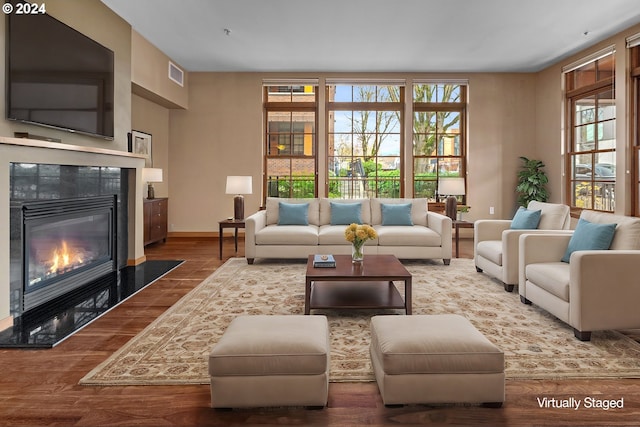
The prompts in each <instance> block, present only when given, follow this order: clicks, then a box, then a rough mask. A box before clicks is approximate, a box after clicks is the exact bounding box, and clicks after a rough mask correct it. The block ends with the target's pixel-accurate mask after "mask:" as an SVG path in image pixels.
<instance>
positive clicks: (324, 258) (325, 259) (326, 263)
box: [313, 255, 336, 268]
mask: <svg viewBox="0 0 640 427" xmlns="http://www.w3.org/2000/svg"><path fill="white" fill-rule="evenodd" d="M335 266H336V260H335V258H334V257H333V255H314V256H313V267H314V268H322V267H327V268H332V267H335Z"/></svg>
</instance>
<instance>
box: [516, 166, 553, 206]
mask: <svg viewBox="0 0 640 427" xmlns="http://www.w3.org/2000/svg"><path fill="white" fill-rule="evenodd" d="M520 160H522V162H523V165H522V169H521V170H520V171H519V172H518V185H517V186H516V193H517V194H518V205H520V206H524V207H526V206H527V205H528V204H529V202H530V201H532V200H537V201H539V202H546V201H547V200H548V199H549V192H548V191H547V183H548V182H549V178H548V177H547V174H546V172H545V171H543V170H542V168H544V163H543V162H542V161H541V160H534V159H528V158H526V157H522V156H521V157H520Z"/></svg>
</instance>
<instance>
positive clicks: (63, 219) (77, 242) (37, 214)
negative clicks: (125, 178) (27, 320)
mask: <svg viewBox="0 0 640 427" xmlns="http://www.w3.org/2000/svg"><path fill="white" fill-rule="evenodd" d="M115 209H116V198H115V196H101V197H88V198H85V197H82V198H73V199H59V200H46V201H34V202H26V203H23V204H22V209H21V211H22V225H23V238H22V242H23V248H22V253H23V257H22V259H23V288H22V292H23V298H22V310H21V311H22V312H25V311H28V310H31V309H33V308H35V307H37V306H39V305H42V304H45V303H47V302H48V301H51V300H53V299H55V298H56V297H58V296H60V295H64V294H66V293H68V292H70V291H72V290H74V289H76V288H78V287H81V286H83V285H86V284H87V283H90V282H92V281H93V280H95V279H97V278H99V277H101V276H104V275H106V274H109V273H111V272H113V271H116V269H117V266H116V256H115V254H116V244H115V243H116V230H117V227H116V222H115V221H116V215H115Z"/></svg>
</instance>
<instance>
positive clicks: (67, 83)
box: [5, 13, 114, 139]
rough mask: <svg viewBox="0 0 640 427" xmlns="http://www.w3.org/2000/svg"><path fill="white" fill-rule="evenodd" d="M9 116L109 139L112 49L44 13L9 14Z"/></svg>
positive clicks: (112, 66) (31, 122)
mask: <svg viewBox="0 0 640 427" xmlns="http://www.w3.org/2000/svg"><path fill="white" fill-rule="evenodd" d="M6 49H7V55H6V58H7V61H6V62H7V71H6V92H5V93H6V101H7V109H6V110H7V118H8V119H9V120H16V121H20V122H25V123H30V124H36V125H41V126H46V127H50V128H56V129H62V130H66V131H69V132H78V133H82V134H87V135H92V136H97V137H102V138H105V139H113V136H114V135H113V124H114V123H113V120H114V111H113V103H114V102H113V101H114V86H113V79H114V54H113V51H111V50H109V49H108V48H106V47H104V46H102V45H101V44H99V43H97V42H95V41H94V40H92V39H90V38H89V37H87V36H85V35H83V34H81V33H80V32H78V31H76V30H75V29H73V28H71V27H69V26H68V25H66V24H64V23H62V22H60V21H58V20H57V19H55V18H53V17H52V16H50V15H48V14H44V13H43V14H20V15H19V14H16V13H12V14H9V15H7V47H6Z"/></svg>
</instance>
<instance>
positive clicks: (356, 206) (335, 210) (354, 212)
mask: <svg viewBox="0 0 640 427" xmlns="http://www.w3.org/2000/svg"><path fill="white" fill-rule="evenodd" d="M329 204H330V206H331V225H349V224H354V223H355V224H362V203H334V202H329Z"/></svg>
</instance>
